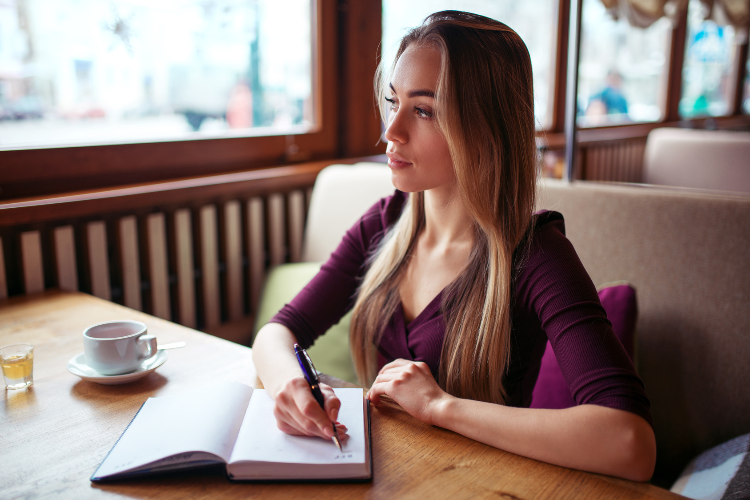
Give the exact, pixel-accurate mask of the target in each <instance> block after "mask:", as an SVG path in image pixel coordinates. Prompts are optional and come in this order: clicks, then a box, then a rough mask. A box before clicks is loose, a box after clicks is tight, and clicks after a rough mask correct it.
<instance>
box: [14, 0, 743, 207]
mask: <svg viewBox="0 0 750 500" xmlns="http://www.w3.org/2000/svg"><path fill="white" fill-rule="evenodd" d="M315 5H316V9H315V15H316V20H315V22H316V27H317V30H316V37H317V38H316V45H315V51H314V56H313V57H314V59H315V64H314V67H315V73H314V77H313V78H314V86H313V88H314V93H315V97H316V99H315V102H316V112H317V114H316V120H317V123H318V124H319V126H318V128H317V129H315V130H313V131H311V132H309V133H304V134H297V135H276V136H264V137H243V138H231V139H203V140H192V141H175V142H162V143H145V144H119V145H103V146H86V147H68V148H50V149H30V150H13V151H2V152H0V200H11V199H17V198H22V197H33V196H44V195H51V194H56V193H65V192H71V191H81V190H91V189H102V188H112V187H117V186H125V185H132V184H142V183H149V182H163V181H168V180H176V179H184V178H190V177H201V176H211V175H216V174H224V173H230V172H239V171H248V170H255V169H259V168H266V167H269V166H281V165H288V164H291V163H298V162H303V161H317V160H327V159H335V158H352V157H364V156H370V155H376V154H382V153H383V152H384V150H385V147H384V145H383V144H378V142H377V141H378V138H379V137H380V133H381V124H380V119H379V116H378V113H377V110H376V108H375V103H374V98H373V92H372V78H373V75H374V73H375V68H376V66H377V63H378V57H379V54H378V52H379V47H380V41H381V37H382V28H381V21H382V2H381V1H380V0H368V1H367V2H361V1H358V0H317V1H316V4H315ZM557 8H558V15H557V33H556V41H557V44H556V48H555V60H554V64H555V71H554V78H553V82H552V85H553V89H552V91H551V92H552V93H553V97H554V98H553V100H552V103H551V106H550V112H551V119H550V121H549V127H548V128H546V129H541V130H539V131H538V132H537V136H538V144H539V145H540V147H542V148H549V149H560V148H562V147H564V144H565V138H564V135H563V130H564V123H565V98H564V96H565V92H566V70H567V52H568V50H567V47H568V29H569V23H570V0H558V5H557ZM686 34H687V9H685V10H684V11H683V12H682V13H681V15H680V18H679V19H678V22H677V25H676V27H675V28H674V29H673V31H672V40H671V44H670V51H669V62H668V65H667V70H666V71H667V75H666V80H667V81H666V95H665V97H664V113H663V117H662V119H661V120H659V121H656V122H650V123H631V124H619V125H608V126H600V127H587V128H585V129H581V130H580V133H579V140H580V142H581V143H583V144H585V143H587V142H597V141H617V140H620V139H630V138H634V137H645V136H646V135H647V134H648V132H649V131H651V130H653V129H654V128H659V127H666V126H679V127H688V128H746V127H750V116H749V115H747V114H745V113H743V112H742V92H743V82H744V78H745V74H746V65H745V60H746V59H747V53H748V44H747V42H745V44H744V45H741V46H739V47H738V50H737V51H736V56H735V62H734V69H733V74H734V79H733V81H734V89H733V92H732V97H733V99H732V102H731V103H730V111H731V114H728V115H726V116H720V117H709V116H706V117H697V118H692V119H688V120H685V119H681V117H680V116H679V109H678V108H679V101H680V97H681V91H682V84H681V81H682V66H683V62H684V52H685V37H686ZM290 146H291V147H290Z"/></svg>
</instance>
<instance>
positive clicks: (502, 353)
mask: <svg viewBox="0 0 750 500" xmlns="http://www.w3.org/2000/svg"><path fill="white" fill-rule="evenodd" d="M388 76H390V79H385V78H378V79H377V82H378V89H377V92H378V95H379V97H381V114H383V115H384V120H385V121H386V123H387V130H386V132H385V137H386V139H387V140H388V150H387V154H388V158H389V161H388V166H389V167H390V168H391V171H392V180H393V184H394V186H395V187H396V192H395V194H394V195H393V196H390V197H387V198H384V199H383V200H381V201H380V202H379V203H377V204H376V205H375V206H373V207H372V208H371V209H370V210H369V211H368V212H367V213H366V214H365V215H364V216H363V217H362V219H360V221H359V222H358V223H357V224H356V225H355V226H354V227H352V228H351V229H350V230H349V231H348V233H347V234H346V236H345V237H344V239H343V241H342V242H341V244H340V245H339V247H338V249H337V250H336V251H335V252H334V253H333V254H332V255H331V258H330V260H329V261H328V262H327V263H325V264H324V265H323V266H322V268H321V270H320V273H319V274H318V275H317V276H316V277H315V278H314V279H313V280H312V281H311V282H310V284H309V285H307V287H306V288H305V289H304V290H303V291H302V292H301V293H300V294H299V295H298V296H297V297H296V298H295V299H294V300H293V301H292V302H291V303H290V304H288V305H287V306H285V307H284V309H282V310H281V311H280V312H279V314H277V315H276V316H275V317H274V318H273V319H272V320H271V322H270V323H269V324H267V325H266V326H264V327H263V328H262V329H261V330H260V332H259V333H258V336H257V338H256V341H255V344H254V346H253V359H254V361H255V364H256V367H257V370H258V374H259V376H260V378H261V380H262V381H263V384H264V385H265V387H266V388H267V389H268V390H269V392H270V394H271V396H272V397H273V398H274V400H275V415H276V418H277V422H278V426H279V428H280V429H281V430H283V431H285V432H288V433H291V434H306V435H318V436H321V437H325V438H330V437H331V434H332V429H331V422H335V421H336V416H337V414H338V408H339V401H338V400H337V399H336V397H335V396H334V394H333V391H332V390H331V389H330V388H325V391H324V393H325V411H323V410H322V409H321V408H320V407H319V406H318V405H317V403H316V402H315V400H314V399H313V397H312V396H311V394H310V389H309V387H308V385H307V383H306V382H305V380H304V378H303V377H302V376H301V373H300V369H299V366H298V364H297V360H296V358H295V356H294V352H293V349H292V345H293V344H294V343H295V342H298V343H300V344H301V345H303V346H308V345H310V344H311V343H312V342H313V341H314V340H315V338H316V337H317V336H318V335H320V334H322V333H323V332H325V331H326V330H327V329H328V328H329V327H330V326H331V325H332V324H334V323H336V322H337V321H338V320H339V319H340V318H341V316H343V315H344V314H345V313H346V311H348V310H349V309H351V308H352V307H353V308H354V312H353V317H352V324H351V332H350V346H351V352H352V356H353V359H354V362H355V367H356V369H357V374H358V376H359V378H360V382H361V383H362V384H364V385H370V386H371V387H370V390H369V392H368V394H367V397H368V398H369V399H370V401H371V402H372V403H373V404H375V405H377V404H378V403H379V402H380V398H381V397H382V396H383V395H388V397H390V398H391V399H393V400H394V401H396V402H397V403H398V404H399V405H401V407H402V408H404V409H405V410H406V411H408V412H409V413H410V414H411V415H413V416H414V417H416V418H418V419H420V420H422V421H424V422H427V423H430V424H432V425H437V426H440V427H444V428H446V429H450V430H452V431H455V432H457V433H460V434H463V435H464V436H467V437H469V438H471V439H475V440H477V441H481V442H483V443H486V444H489V445H491V446H495V447H497V448H501V449H503V450H507V451H510V452H512V453H516V454H518V455H523V456H526V457H531V458H534V459H537V460H542V461H545V462H549V463H553V464H557V465H562V466H565V467H572V468H576V469H582V470H587V471H592V472H598V473H603V474H610V475H614V476H620V477H624V478H628V479H633V480H638V481H645V480H647V479H649V478H650V477H651V474H652V472H653V468H654V462H655V458H656V445H655V440H654V433H653V430H652V426H651V415H650V412H649V401H648V398H647V397H646V395H645V393H644V390H643V384H642V383H641V381H640V379H639V378H638V376H637V375H636V373H635V371H634V369H633V366H632V364H631V363H630V361H629V359H628V357H627V355H626V353H625V352H624V350H623V348H622V346H621V345H620V344H619V342H618V341H617V339H616V338H615V336H614V334H613V332H612V328H611V324H610V323H609V321H608V320H607V317H606V314H605V312H604V310H603V309H602V307H601V304H600V303H599V299H598V296H597V293H596V290H595V288H594V285H593V284H592V282H591V280H590V279H589V277H588V275H587V274H586V271H585V270H584V268H583V266H582V265H581V263H580V261H579V259H578V257H577V255H576V253H575V251H574V250H573V247H572V246H571V244H570V242H569V241H568V240H567V239H566V238H565V236H564V225H563V220H562V216H561V215H560V214H558V213H556V212H542V213H539V214H533V207H534V200H535V190H536V181H537V171H536V148H535V142H534V112H533V109H534V106H533V105H534V100H533V90H532V75H531V61H530V59H529V54H528V51H527V49H526V46H525V45H524V43H523V42H522V41H521V39H520V38H519V37H518V35H517V34H516V33H515V32H514V31H513V30H511V29H510V28H508V27H507V26H505V25H504V24H502V23H500V22H497V21H494V20H491V19H488V18H485V17H482V16H478V15H474V14H468V13H463V12H455V11H445V12H439V13H436V14H433V15H431V16H429V17H428V18H427V19H426V20H425V21H424V23H423V25H422V26H420V27H418V28H416V29H414V30H412V31H411V32H410V33H409V34H407V35H406V36H405V37H404V39H403V40H402V42H401V45H400V48H399V50H398V54H397V56H396V61H395V63H394V66H393V68H392V71H391V74H390V75H388ZM386 117H387V118H386ZM548 338H549V339H550V341H551V343H552V346H553V348H554V350H555V353H556V356H557V358H558V361H559V363H560V366H561V368H562V370H563V373H564V375H565V377H566V380H567V381H568V384H569V386H570V388H571V392H572V394H573V395H574V397H575V399H576V402H577V403H578V406H575V407H573V408H568V409H565V410H542V409H530V408H528V406H529V405H530V402H531V392H532V390H533V387H534V383H535V381H536V377H537V374H538V371H539V366H540V360H541V357H542V354H543V352H544V348H545V344H546V341H547V339H548Z"/></svg>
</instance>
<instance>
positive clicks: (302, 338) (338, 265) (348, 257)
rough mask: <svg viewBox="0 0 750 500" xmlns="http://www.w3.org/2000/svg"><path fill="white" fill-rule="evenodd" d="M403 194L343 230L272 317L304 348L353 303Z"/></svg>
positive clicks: (395, 218) (390, 197) (392, 197)
mask: <svg viewBox="0 0 750 500" xmlns="http://www.w3.org/2000/svg"><path fill="white" fill-rule="evenodd" d="M405 200H406V195H405V194H404V193H401V192H400V191H396V193H395V194H394V195H392V196H389V197H386V198H383V199H381V200H380V201H378V202H377V203H376V204H375V205H373V206H372V207H371V208H370V209H369V210H368V211H367V212H366V213H365V214H364V215H363V216H362V217H361V218H360V219H359V221H357V223H356V224H354V226H352V227H351V229H349V230H348V231H347V232H346V235H345V236H344V238H343V239H342V240H341V243H340V244H339V245H338V247H337V248H336V250H335V251H334V252H333V253H332V254H331V257H330V258H329V259H328V261H326V262H325V263H324V264H323V265H322V266H321V268H320V271H319V272H318V274H316V275H315V277H314V278H313V279H312V280H311V281H310V283H308V284H307V285H306V286H305V288H303V289H302V291H301V292H300V293H299V294H298V295H297V296H296V297H295V298H294V299H293V300H292V301H291V302H290V303H289V304H286V305H285V306H284V307H283V308H282V309H281V311H279V312H278V313H277V314H276V315H275V316H274V317H273V318H271V320H270V322H271V323H280V324H282V325H284V326H286V327H287V328H289V329H290V330H291V331H292V333H294V335H295V336H296V337H297V341H298V342H299V344H300V345H302V346H303V347H305V348H307V347H309V346H310V345H312V344H313V342H315V339H316V338H318V337H319V336H320V335H322V334H323V333H325V332H326V331H327V330H328V329H329V328H330V327H331V326H332V325H334V324H336V323H337V322H338V321H339V320H340V319H341V317H342V316H344V315H345V314H346V313H347V312H348V311H349V310H350V309H351V308H352V307H353V306H354V302H355V300H356V293H357V289H358V287H359V285H360V283H361V280H362V277H363V276H364V274H365V272H366V270H367V269H366V266H367V258H368V257H369V255H370V253H371V252H372V249H373V248H375V247H376V246H377V244H378V243H379V242H380V240H381V239H382V237H383V235H384V234H385V232H386V231H387V229H388V227H389V226H390V225H392V224H393V223H394V222H395V221H396V220H397V219H398V217H399V215H400V214H401V211H402V209H403V204H404V202H405Z"/></svg>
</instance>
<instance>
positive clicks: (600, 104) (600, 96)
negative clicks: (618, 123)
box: [586, 70, 628, 121]
mask: <svg viewBox="0 0 750 500" xmlns="http://www.w3.org/2000/svg"><path fill="white" fill-rule="evenodd" d="M627 114H628V101H627V99H625V95H624V94H623V93H622V75H621V74H620V73H619V72H617V71H616V70H611V71H610V72H609V73H607V80H606V86H605V87H604V89H602V90H601V92H598V93H596V94H594V95H592V96H591V98H590V99H589V104H588V106H587V108H586V116H587V117H589V118H594V117H603V116H607V115H618V116H617V118H627ZM594 121H607V119H604V120H595V119H594Z"/></svg>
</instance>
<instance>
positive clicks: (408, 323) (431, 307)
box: [398, 287, 447, 333]
mask: <svg viewBox="0 0 750 500" xmlns="http://www.w3.org/2000/svg"><path fill="white" fill-rule="evenodd" d="M446 288H447V287H446ZM443 292H445V288H443V289H442V290H440V292H438V294H437V295H435V296H434V297H433V298H432V300H431V301H430V303H429V304H427V305H426V306H425V307H424V308H423V309H422V310H421V311H420V312H419V314H417V315H416V316H415V317H414V319H412V320H411V321H407V320H406V314H405V313H404V303H403V302H401V301H399V303H398V305H399V309H400V312H401V321H402V322H403V324H404V327H405V328H406V332H407V333H409V330H410V329H411V326H412V325H414V324H415V323H416V322H417V320H419V319H421V318H422V316H424V315H425V314H428V313H429V314H431V313H432V311H433V310H434V308H435V301H437V300H439V299H441V297H442V296H443Z"/></svg>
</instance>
